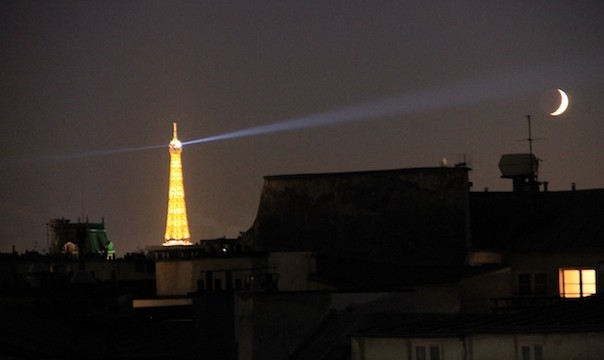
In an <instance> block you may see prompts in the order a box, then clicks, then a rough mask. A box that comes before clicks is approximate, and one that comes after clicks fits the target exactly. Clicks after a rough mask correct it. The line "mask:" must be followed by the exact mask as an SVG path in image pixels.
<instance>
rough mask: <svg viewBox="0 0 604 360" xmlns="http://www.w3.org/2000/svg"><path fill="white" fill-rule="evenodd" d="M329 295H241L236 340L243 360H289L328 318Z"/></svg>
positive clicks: (236, 318)
mask: <svg viewBox="0 0 604 360" xmlns="http://www.w3.org/2000/svg"><path fill="white" fill-rule="evenodd" d="M330 307H331V297H330V294H326V293H312V292H304V293H297V292H296V293H273V294H270V293H238V294H236V296H235V304H234V308H235V316H234V318H235V337H236V339H237V343H238V347H239V350H238V353H239V360H254V359H255V360H261V359H271V360H280V359H283V360H286V359H288V357H289V355H290V354H292V353H293V352H294V351H295V350H296V349H297V348H298V347H299V346H300V345H301V343H302V341H304V340H305V339H307V338H309V337H310V336H311V334H312V333H313V332H314V331H316V330H317V328H318V326H319V324H320V323H321V321H323V319H324V318H325V317H326V316H327V314H328V312H329V309H330Z"/></svg>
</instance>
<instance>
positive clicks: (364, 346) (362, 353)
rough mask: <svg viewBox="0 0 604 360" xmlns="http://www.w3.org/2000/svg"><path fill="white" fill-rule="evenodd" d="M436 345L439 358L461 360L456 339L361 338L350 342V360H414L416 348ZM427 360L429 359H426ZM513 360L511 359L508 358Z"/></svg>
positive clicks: (461, 350)
mask: <svg viewBox="0 0 604 360" xmlns="http://www.w3.org/2000/svg"><path fill="white" fill-rule="evenodd" d="M431 345H437V346H439V348H440V358H441V359H446V360H462V359H463V358H462V356H463V351H464V350H463V343H462V341H460V340H459V339H458V338H438V339H429V338H413V339H400V338H363V337H353V338H352V340H351V351H352V356H351V358H352V360H391V359H397V360H415V347H416V346H431ZM428 359H429V357H428ZM510 359H513V358H510Z"/></svg>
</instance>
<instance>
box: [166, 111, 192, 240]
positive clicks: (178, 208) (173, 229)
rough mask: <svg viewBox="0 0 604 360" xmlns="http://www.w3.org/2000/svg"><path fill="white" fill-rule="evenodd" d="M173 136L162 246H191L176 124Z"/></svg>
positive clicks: (174, 124) (180, 150)
mask: <svg viewBox="0 0 604 360" xmlns="http://www.w3.org/2000/svg"><path fill="white" fill-rule="evenodd" d="M173 126H174V136H173V137H172V141H170V145H169V146H168V147H169V151H170V189H169V191H168V219H167V220H166V235H165V236H164V239H165V241H164V244H163V245H164V246H175V245H192V244H191V241H190V238H191V235H190V234H189V223H188V221H187V206H186V204H185V187H184V184H183V177H182V162H181V160H180V154H181V153H182V143H181V142H180V141H179V140H178V137H177V134H176V123H173Z"/></svg>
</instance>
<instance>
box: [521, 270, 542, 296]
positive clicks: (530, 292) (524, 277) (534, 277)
mask: <svg viewBox="0 0 604 360" xmlns="http://www.w3.org/2000/svg"><path fill="white" fill-rule="evenodd" d="M546 279H547V277H546V275H545V273H523V274H518V294H519V295H524V296H535V295H547V281H546Z"/></svg>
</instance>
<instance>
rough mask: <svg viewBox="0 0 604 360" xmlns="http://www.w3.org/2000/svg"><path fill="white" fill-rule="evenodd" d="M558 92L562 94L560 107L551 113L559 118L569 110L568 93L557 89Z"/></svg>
mask: <svg viewBox="0 0 604 360" xmlns="http://www.w3.org/2000/svg"><path fill="white" fill-rule="evenodd" d="M556 90H558V92H559V93H560V106H558V109H557V110H556V111H554V112H551V113H549V114H550V115H551V116H558V115H560V114H562V113H563V112H565V111H566V109H567V108H568V103H569V101H568V95H566V93H565V92H564V91H562V90H560V89H556Z"/></svg>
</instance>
